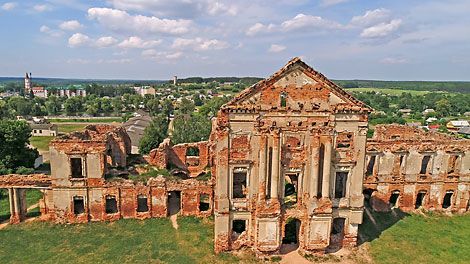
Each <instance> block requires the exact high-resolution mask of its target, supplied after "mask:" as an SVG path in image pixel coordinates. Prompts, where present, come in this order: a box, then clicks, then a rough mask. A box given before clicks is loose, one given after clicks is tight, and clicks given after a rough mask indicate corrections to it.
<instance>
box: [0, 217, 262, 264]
mask: <svg viewBox="0 0 470 264" xmlns="http://www.w3.org/2000/svg"><path fill="white" fill-rule="evenodd" d="M178 225H179V228H178V230H175V229H173V227H172V225H171V222H170V220H169V219H168V218H152V219H147V220H144V221H141V220H135V219H129V220H119V221H115V222H97V223H87V224H76V225H55V224H52V223H45V222H38V221H36V222H29V223H22V224H20V225H17V226H8V227H6V228H5V229H3V230H0V241H8V243H0V256H2V257H1V259H2V260H1V262H2V263H233V262H239V261H242V262H243V263H253V262H255V261H256V259H255V257H254V256H253V255H248V254H245V255H244V257H243V258H242V259H240V258H239V257H235V256H233V255H230V254H218V255H216V254H215V253H214V250H213V238H214V228H213V220H212V218H209V219H203V218H192V217H180V218H178Z"/></svg>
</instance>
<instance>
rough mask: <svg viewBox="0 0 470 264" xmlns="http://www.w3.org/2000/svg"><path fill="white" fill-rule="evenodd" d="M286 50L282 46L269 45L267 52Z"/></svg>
mask: <svg viewBox="0 0 470 264" xmlns="http://www.w3.org/2000/svg"><path fill="white" fill-rule="evenodd" d="M285 49H286V46H283V45H277V44H271V47H269V49H268V51H269V52H281V51H283V50H285Z"/></svg>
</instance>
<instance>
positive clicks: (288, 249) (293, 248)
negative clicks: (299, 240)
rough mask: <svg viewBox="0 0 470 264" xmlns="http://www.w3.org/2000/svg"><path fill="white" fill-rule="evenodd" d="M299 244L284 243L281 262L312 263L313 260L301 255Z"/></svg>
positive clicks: (283, 263)
mask: <svg viewBox="0 0 470 264" xmlns="http://www.w3.org/2000/svg"><path fill="white" fill-rule="evenodd" d="M298 247H299V246H298V245H296V244H290V245H283V246H282V248H281V256H282V260H281V264H291V263H295V264H310V263H312V262H310V261H308V260H306V259H305V258H304V257H302V256H301V255H299V252H298V251H297V248H298Z"/></svg>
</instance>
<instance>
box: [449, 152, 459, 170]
mask: <svg viewBox="0 0 470 264" xmlns="http://www.w3.org/2000/svg"><path fill="white" fill-rule="evenodd" d="M458 157H459V156H457V155H450V156H449V165H448V167H447V173H448V174H452V173H455V167H456V166H455V164H456V163H457V159H458Z"/></svg>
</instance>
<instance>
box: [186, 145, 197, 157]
mask: <svg viewBox="0 0 470 264" xmlns="http://www.w3.org/2000/svg"><path fill="white" fill-rule="evenodd" d="M188 156H190V157H199V148H198V147H188V148H187V149H186V157H188Z"/></svg>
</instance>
